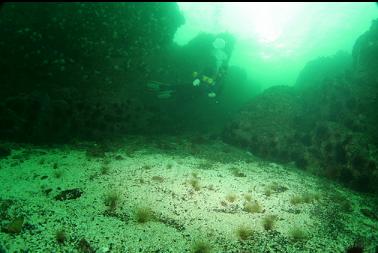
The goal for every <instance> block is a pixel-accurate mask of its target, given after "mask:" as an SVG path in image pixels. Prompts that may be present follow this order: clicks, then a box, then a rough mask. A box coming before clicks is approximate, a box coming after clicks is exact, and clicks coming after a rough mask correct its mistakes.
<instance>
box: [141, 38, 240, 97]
mask: <svg viewBox="0 0 378 253" xmlns="http://www.w3.org/2000/svg"><path fill="white" fill-rule="evenodd" d="M233 45H234V38H233V36H231V35H230V34H228V33H221V34H218V35H216V36H214V35H211V34H201V35H199V36H197V37H196V38H195V39H193V40H192V41H191V42H190V43H189V44H188V45H187V46H185V47H183V48H182V49H181V50H182V52H184V53H181V54H183V55H188V56H190V58H189V59H190V60H188V58H186V57H185V58H184V60H182V61H183V66H185V67H182V66H181V65H180V64H178V65H179V66H180V68H179V69H180V71H179V72H176V76H177V78H176V80H174V79H171V80H170V81H169V83H165V82H158V81H150V82H149V83H148V84H147V86H148V88H149V89H150V90H151V91H153V92H156V93H157V98H159V99H169V98H171V97H174V98H176V99H179V100H187V99H194V98H196V97H199V96H201V94H206V96H207V97H208V98H215V97H217V96H218V95H219V93H220V92H221V91H222V88H223V80H224V77H225V75H226V73H227V69H228V62H229V60H230V56H231V53H232V50H233ZM179 62H180V61H179ZM188 62H189V65H187V64H188ZM181 69H182V70H181ZM188 69H189V71H188Z"/></svg>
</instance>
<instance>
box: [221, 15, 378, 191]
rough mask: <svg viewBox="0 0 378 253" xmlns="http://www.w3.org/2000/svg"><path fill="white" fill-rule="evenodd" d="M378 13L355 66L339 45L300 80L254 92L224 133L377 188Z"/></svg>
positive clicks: (278, 157)
mask: <svg viewBox="0 0 378 253" xmlns="http://www.w3.org/2000/svg"><path fill="white" fill-rule="evenodd" d="M377 45H378V21H377V20H376V21H374V22H373V23H372V26H371V29H370V30H369V31H368V32H366V33H365V34H363V35H362V36H361V37H360V38H359V39H358V40H357V42H356V45H355V47H354V50H353V66H352V64H351V60H350V57H348V55H346V54H344V53H339V54H337V55H335V56H334V57H331V58H325V57H323V58H320V59H318V60H316V61H313V62H311V63H310V64H308V65H307V66H306V67H305V69H304V71H303V72H302V73H301V74H300V76H299V78H298V82H297V84H296V86H295V87H273V88H270V89H268V90H266V91H265V92H264V93H263V94H261V95H259V96H257V97H256V98H254V99H253V100H252V101H251V102H250V103H249V104H248V105H246V106H245V107H244V108H243V109H242V110H241V112H240V113H239V114H238V115H237V116H236V117H235V119H234V120H233V121H232V122H231V123H230V124H229V125H228V126H227V127H226V129H225V131H224V134H223V139H224V140H225V141H227V142H229V143H233V144H235V145H238V146H242V147H245V148H246V149H248V150H250V151H251V152H252V153H254V154H256V155H258V156H260V157H262V158H266V159H270V160H273V161H278V162H284V163H286V162H294V163H295V165H297V166H298V167H300V168H303V169H308V170H311V171H312V172H313V173H315V174H317V175H323V176H327V177H329V178H332V179H336V180H338V181H340V182H342V183H345V184H346V185H348V186H351V187H353V188H354V189H357V190H361V191H368V192H377V191H378V188H377V185H376V182H377V180H378V173H377V161H378V153H377V145H378V138H377V132H378V131H377V130H378V129H377V125H378V115H377V113H376V108H378V104H377V103H378V100H377V97H378V78H377V71H376V69H378V68H377V64H378V62H377V59H378V51H376V50H377V48H378V47H377Z"/></svg>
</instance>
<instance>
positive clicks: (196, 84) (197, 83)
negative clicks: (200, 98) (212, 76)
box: [193, 78, 201, 86]
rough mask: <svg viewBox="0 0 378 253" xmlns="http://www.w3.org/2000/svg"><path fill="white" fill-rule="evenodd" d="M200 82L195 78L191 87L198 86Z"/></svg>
mask: <svg viewBox="0 0 378 253" xmlns="http://www.w3.org/2000/svg"><path fill="white" fill-rule="evenodd" d="M200 83H201V81H200V80H199V79H198V78H197V79H196V80H194V81H193V86H199V85H200Z"/></svg>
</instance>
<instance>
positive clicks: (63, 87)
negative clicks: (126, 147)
mask: <svg viewBox="0 0 378 253" xmlns="http://www.w3.org/2000/svg"><path fill="white" fill-rule="evenodd" d="M183 22H184V19H183V17H182V16H181V14H180V12H179V10H178V6H177V4H175V3H54V4H42V3H24V4H19V3H5V4H3V6H2V9H1V11H0V38H1V39H0V55H1V58H0V69H1V75H0V83H1V92H0V99H1V102H0V138H7V139H12V140H15V139H16V140H20V141H32V142H46V141H47V142H48V141H51V142H54V141H59V140H62V141H64V140H66V139H67V138H76V137H78V138H87V137H100V136H101V137H104V136H106V135H110V134H112V133H114V132H115V131H117V130H119V131H120V132H122V133H130V132H133V131H138V130H139V129H140V128H148V127H149V124H151V122H152V121H153V119H154V117H156V116H155V113H154V110H155V108H154V106H153V105H151V104H149V103H148V101H149V94H148V93H146V92H145V84H146V83H147V82H148V81H149V80H150V75H151V72H152V70H154V69H156V68H160V66H159V64H160V61H159V59H158V58H159V56H161V55H165V54H166V52H167V50H168V49H169V48H170V47H171V46H172V38H173V36H174V33H175V31H176V29H177V28H178V27H179V26H180V25H181V24H183Z"/></svg>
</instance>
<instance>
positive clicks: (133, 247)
mask: <svg viewBox="0 0 378 253" xmlns="http://www.w3.org/2000/svg"><path fill="white" fill-rule="evenodd" d="M7 145H11V146H12V154H11V155H10V156H8V157H7V158H3V159H1V160H0V193H1V195H0V207H1V209H0V217H1V224H0V225H1V228H2V229H1V232H0V246H1V247H0V252H344V251H345V249H346V248H347V247H348V246H350V245H353V244H354V243H361V244H364V245H365V248H366V250H367V251H366V252H375V247H376V245H378V232H377V231H378V221H377V219H376V217H377V216H375V217H374V210H375V211H376V210H377V202H376V201H375V202H374V199H373V198H372V197H369V196H365V195H362V194H358V193H356V192H352V191H350V190H348V189H346V188H344V187H342V186H340V185H338V184H335V183H332V182H330V181H328V180H325V179H320V178H317V177H315V176H312V175H310V174H309V173H307V172H305V171H300V170H297V169H295V168H293V167H292V166H290V165H287V166H282V165H278V164H275V163H270V162H264V161H261V160H259V159H258V158H256V157H254V156H253V155H252V154H250V153H247V152H245V151H244V150H240V149H236V148H233V147H231V146H228V145H226V144H224V143H222V142H220V141H204V140H202V139H201V138H198V139H189V138H173V137H166V138H160V139H158V138H146V137H130V138H127V139H126V140H122V141H118V142H117V143H115V144H111V143H110V144H107V149H106V151H107V152H106V153H103V151H104V147H103V146H101V145H98V144H95V143H77V144H75V145H70V146H56V147H36V146H28V145H19V144H18V145H16V144H7ZM109 147H111V148H109ZM75 188H78V189H80V191H81V193H82V194H81V195H80V196H72V194H71V196H68V195H67V196H65V197H62V195H60V196H61V198H59V197H56V196H58V194H60V193H61V192H62V191H64V190H68V189H75ZM70 197H72V199H69V198H70ZM57 198H58V199H57ZM371 213H373V214H371ZM20 217H23V220H22V222H21V224H22V226H20V224H19V226H18V227H19V228H18V230H17V225H15V224H17V220H20ZM269 221H270V222H269ZM15 227H16V228H15ZM58 231H63V234H64V236H60V240H61V241H60V242H59V241H57V232H58ZM201 242H202V245H204V248H206V247H208V249H209V251H206V249H202V251H201V250H199V249H197V251H196V249H195V247H196V245H197V247H198V245H199V244H200V243H201ZM1 250H3V251H1Z"/></svg>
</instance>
